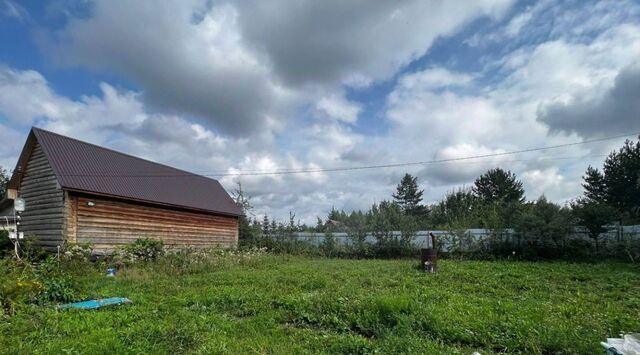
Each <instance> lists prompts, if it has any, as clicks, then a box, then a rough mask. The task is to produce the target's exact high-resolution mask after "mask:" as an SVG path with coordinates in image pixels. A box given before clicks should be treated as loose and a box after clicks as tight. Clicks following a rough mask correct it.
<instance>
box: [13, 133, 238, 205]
mask: <svg viewBox="0 0 640 355" xmlns="http://www.w3.org/2000/svg"><path fill="white" fill-rule="evenodd" d="M30 140H35V141H37V142H38V143H39V144H40V146H41V147H42V150H43V151H44V154H45V156H46V157H47V160H48V161H49V164H50V165H51V168H52V169H53V172H54V173H55V175H56V177H57V179H58V183H59V184H60V186H61V187H62V188H63V189H65V190H71V191H77V192H86V193H91V194H98V195H103V196H109V197H116V198H123V199H127V200H135V201H139V202H146V203H152V204H160V205H165V206H173V207H179V208H186V209H193V210H201V211H207V212H214V213H219V214H224V215H232V216H239V215H242V214H243V213H242V209H241V208H240V207H239V206H238V205H237V204H236V203H235V202H234V201H233V200H232V199H231V197H230V196H229V194H227V192H226V191H225V190H224V188H223V187H222V185H220V183H219V182H218V181H217V180H214V179H210V178H207V177H204V176H201V175H196V174H193V173H190V172H187V171H184V170H179V169H175V168H172V167H169V166H166V165H162V164H158V163H154V162H152V161H149V160H145V159H141V158H137V157H134V156H131V155H128V154H124V153H120V152H117V151H114V150H111V149H107V148H103V147H100V146H97V145H94V144H90V143H86V142H82V141H79V140H77V139H73V138H69V137H65V136H62V135H59V134H56V133H53V132H49V131H45V130H42V129H39V128H36V127H33V128H32V129H31V132H30V133H29V138H28V139H27V143H26V144H25V148H24V150H23V152H22V154H21V157H20V161H19V162H18V167H16V170H15V171H16V172H17V173H18V174H17V176H14V177H13V178H12V183H11V184H12V185H13V186H17V185H16V182H17V181H14V179H15V178H17V179H20V178H21V176H20V175H21V174H20V166H21V164H22V166H23V167H24V165H25V164H26V161H25V159H28V156H29V155H30V151H31V149H33V146H34V145H35V144H34V142H30ZM18 185H19V184H18Z"/></svg>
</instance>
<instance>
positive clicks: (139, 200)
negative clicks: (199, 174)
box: [62, 186, 244, 218]
mask: <svg viewBox="0 0 640 355" xmlns="http://www.w3.org/2000/svg"><path fill="white" fill-rule="evenodd" d="M62 189H63V190H65V191H69V192H75V193H81V194H86V195H93V196H101V197H109V198H113V199H117V200H122V201H134V202H139V203H145V204H149V205H154V206H162V207H173V208H176V209H182V210H188V211H194V212H201V213H208V214H216V215H221V216H226V217H236V218H237V217H240V216H244V213H241V214H236V213H232V212H223V211H215V210H209V209H204V208H196V207H191V206H183V205H176V204H171V203H164V202H158V201H151V200H144V199H136V198H131V197H126V196H118V195H112V194H106V193H101V192H95V191H88V190H79V189H73V188H69V187H65V186H62Z"/></svg>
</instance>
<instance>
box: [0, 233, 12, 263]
mask: <svg viewBox="0 0 640 355" xmlns="http://www.w3.org/2000/svg"><path fill="white" fill-rule="evenodd" d="M11 253H13V243H11V240H10V239H9V232H7V231H6V230H0V258H2V257H4V256H7V255H10V254H11Z"/></svg>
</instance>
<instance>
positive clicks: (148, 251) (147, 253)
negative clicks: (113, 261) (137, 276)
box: [123, 238, 164, 261]
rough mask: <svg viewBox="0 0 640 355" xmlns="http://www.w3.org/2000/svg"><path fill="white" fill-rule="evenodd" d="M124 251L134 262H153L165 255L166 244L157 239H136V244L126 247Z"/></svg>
mask: <svg viewBox="0 0 640 355" xmlns="http://www.w3.org/2000/svg"><path fill="white" fill-rule="evenodd" d="M123 250H124V252H125V254H127V256H129V257H130V258H132V259H134V260H141V261H153V260H156V259H158V257H160V256H162V255H164V243H162V241H161V240H155V239H148V238H144V239H136V240H135V242H133V243H131V244H129V245H125V246H124V247H123Z"/></svg>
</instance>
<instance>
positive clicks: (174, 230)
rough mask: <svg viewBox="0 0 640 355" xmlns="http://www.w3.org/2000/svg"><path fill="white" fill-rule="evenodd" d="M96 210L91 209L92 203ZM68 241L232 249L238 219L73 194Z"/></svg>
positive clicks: (69, 203)
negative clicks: (147, 241)
mask: <svg viewBox="0 0 640 355" xmlns="http://www.w3.org/2000/svg"><path fill="white" fill-rule="evenodd" d="M90 201H91V202H93V203H94V206H89V202H90ZM66 210H67V224H66V233H67V239H68V240H70V241H71V240H74V241H75V242H77V243H91V244H93V245H94V248H95V249H96V250H101V249H104V250H110V249H113V248H114V247H116V246H119V245H123V244H128V243H131V242H133V241H134V240H136V239H139V238H152V239H159V240H162V241H163V242H164V244H165V245H167V246H169V247H185V246H192V247H202V248H204V247H213V246H221V247H233V246H236V245H237V243H238V218H237V217H226V216H219V215H213V214H206V213H197V212H188V211H182V210H173V209H169V208H161V207H154V206H149V205H142V204H138V203H131V202H126V201H120V200H110V199H105V198H101V197H93V196H80V195H74V194H72V193H70V195H69V198H68V201H67V203H66Z"/></svg>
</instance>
